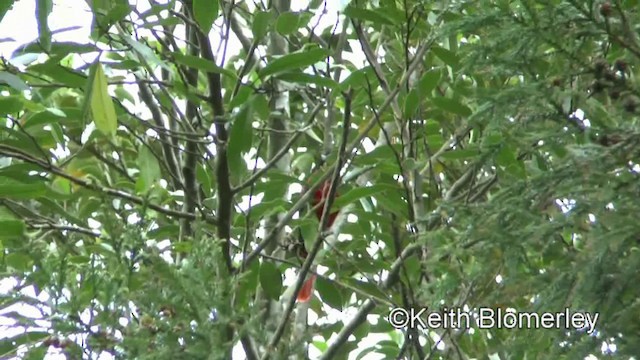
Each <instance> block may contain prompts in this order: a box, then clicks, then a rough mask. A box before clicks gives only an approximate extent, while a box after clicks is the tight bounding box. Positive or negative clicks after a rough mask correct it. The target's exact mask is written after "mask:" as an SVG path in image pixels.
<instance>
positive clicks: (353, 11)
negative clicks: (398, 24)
mask: <svg viewBox="0 0 640 360" xmlns="http://www.w3.org/2000/svg"><path fill="white" fill-rule="evenodd" d="M344 15H345V16H348V17H350V18H352V19H358V20H363V21H370V22H372V23H374V24H378V25H393V21H391V20H390V19H389V18H387V17H385V16H383V15H381V14H378V13H376V12H374V11H371V10H367V9H362V8H357V7H355V6H347V8H346V9H344Z"/></svg>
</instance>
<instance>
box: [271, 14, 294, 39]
mask: <svg viewBox="0 0 640 360" xmlns="http://www.w3.org/2000/svg"><path fill="white" fill-rule="evenodd" d="M298 20H299V18H298V14H296V13H294V12H291V11H286V12H283V13H281V14H280V15H279V16H278V19H277V20H276V31H278V32H279V33H280V35H289V34H292V33H294V32H295V31H296V30H298Z"/></svg>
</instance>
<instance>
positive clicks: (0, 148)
mask: <svg viewBox="0 0 640 360" xmlns="http://www.w3.org/2000/svg"><path fill="white" fill-rule="evenodd" d="M0 155H4V156H8V157H12V158H16V159H20V160H22V161H25V162H28V163H30V164H34V165H38V166H40V167H41V168H43V169H44V170H46V171H48V172H50V173H52V174H54V175H58V176H60V177H62V178H65V179H67V180H69V181H71V182H72V183H74V184H76V185H79V186H82V187H84V188H86V189H89V190H93V191H97V192H101V193H103V194H106V195H109V196H113V197H116V198H120V199H124V200H127V201H131V202H132V203H134V204H137V205H146V206H147V207H149V208H150V209H152V210H155V211H157V212H159V213H162V214H164V215H168V216H173V217H177V218H181V219H191V220H194V219H196V214H193V213H186V212H182V211H176V210H171V209H167V208H164V207H162V206H160V205H156V204H151V203H148V202H147V201H146V200H144V199H143V198H140V197H138V196H135V195H131V194H129V193H127V192H124V191H121V190H117V189H113V188H109V187H106V186H101V185H98V184H95V183H92V182H90V181H87V180H83V179H79V178H77V177H74V176H72V175H69V174H67V173H66V172H65V171H64V170H62V169H60V168H59V167H57V166H55V165H52V164H49V163H48V162H47V161H46V160H41V159H38V158H35V157H33V156H31V155H30V154H27V153H25V152H23V151H22V150H19V149H16V148H13V147H11V146H8V145H4V144H0ZM205 220H206V221H207V222H208V223H210V224H213V225H215V224H217V220H216V219H215V218H214V217H210V216H207V217H206V218H205Z"/></svg>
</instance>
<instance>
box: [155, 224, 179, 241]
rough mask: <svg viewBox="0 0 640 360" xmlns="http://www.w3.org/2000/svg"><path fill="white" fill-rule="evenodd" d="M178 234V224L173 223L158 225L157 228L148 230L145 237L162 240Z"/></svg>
mask: <svg viewBox="0 0 640 360" xmlns="http://www.w3.org/2000/svg"><path fill="white" fill-rule="evenodd" d="M179 234H180V226H178V225H175V224H168V225H164V226H160V227H158V228H157V229H153V230H150V231H149V232H148V233H147V237H148V238H149V239H160V240H164V239H167V238H174V237H177V236H178V235H179Z"/></svg>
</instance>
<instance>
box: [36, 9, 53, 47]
mask: <svg viewBox="0 0 640 360" xmlns="http://www.w3.org/2000/svg"><path fill="white" fill-rule="evenodd" d="M52 9H53V3H52V0H37V1H36V19H37V20H38V33H39V40H40V45H42V48H43V49H44V50H45V51H49V50H51V29H49V14H51V10H52Z"/></svg>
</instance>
